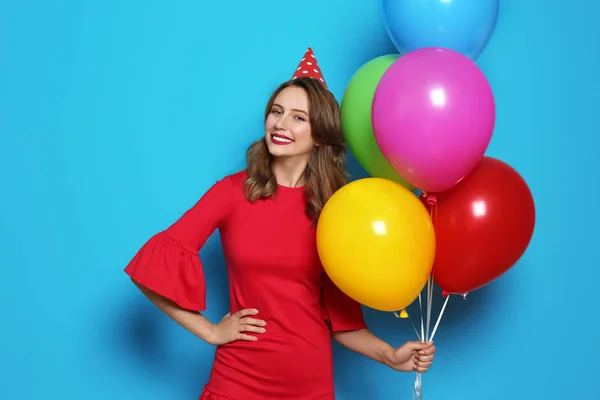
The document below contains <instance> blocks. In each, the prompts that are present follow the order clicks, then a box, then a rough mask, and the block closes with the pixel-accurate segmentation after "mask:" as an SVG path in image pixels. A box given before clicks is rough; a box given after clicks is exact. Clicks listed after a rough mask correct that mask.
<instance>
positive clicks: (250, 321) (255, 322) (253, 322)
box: [240, 318, 267, 326]
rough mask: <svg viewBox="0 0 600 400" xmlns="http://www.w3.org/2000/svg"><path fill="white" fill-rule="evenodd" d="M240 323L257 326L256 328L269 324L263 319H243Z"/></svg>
mask: <svg viewBox="0 0 600 400" xmlns="http://www.w3.org/2000/svg"><path fill="white" fill-rule="evenodd" d="M240 323H241V324H243V325H256V326H265V325H266V324H267V323H266V322H265V321H263V320H262V319H255V318H242V319H241V320H240Z"/></svg>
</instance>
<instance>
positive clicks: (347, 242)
mask: <svg viewBox="0 0 600 400" xmlns="http://www.w3.org/2000/svg"><path fill="white" fill-rule="evenodd" d="M317 248H318V251H319V257H320V259H321V262H322V264H323V267H324V268H325V271H326V272H327V274H328V275H329V277H330V278H331V280H332V281H333V283H335V284H336V286H338V287H339V288H340V290H342V291H343V292H344V293H346V294H347V295H348V296H350V297H352V298H353V299H354V300H356V301H358V302H360V303H361V304H364V305H366V306H368V307H371V308H374V309H377V310H381V311H397V310H402V309H404V308H406V307H408V306H409V305H410V304H411V303H412V302H413V301H414V300H415V299H416V298H417V297H418V295H419V293H420V292H421V291H422V289H423V287H424V286H425V283H427V279H428V278H429V276H430V274H431V270H432V268H433V262H434V258H435V232H434V228H433V224H432V221H431V218H430V216H429V213H428V212H427V209H426V208H425V206H424V205H423V204H422V203H421V201H420V200H419V199H418V198H417V196H415V195H414V194H413V193H412V192H411V191H410V190H408V189H407V188H405V187H404V186H402V185H400V184H398V183H395V182H393V181H391V180H387V179H383V178H365V179H359V180H356V181H354V182H351V183H348V184H347V185H345V186H343V187H342V188H341V189H339V190H338V191H337V192H336V193H334V195H333V196H331V198H330V199H329V201H328V202H327V203H326V204H325V207H324V208H323V211H322V212H321V216H320V218H319V222H318V224H317Z"/></svg>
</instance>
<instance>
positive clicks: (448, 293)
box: [442, 290, 450, 297]
mask: <svg viewBox="0 0 600 400" xmlns="http://www.w3.org/2000/svg"><path fill="white" fill-rule="evenodd" d="M442 296H444V297H448V296H450V292H446V291H445V290H442Z"/></svg>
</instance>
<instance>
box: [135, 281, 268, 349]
mask: <svg viewBox="0 0 600 400" xmlns="http://www.w3.org/2000/svg"><path fill="white" fill-rule="evenodd" d="M132 281H133V283H134V284H135V285H136V286H137V287H138V288H139V289H140V291H141V292H142V293H143V294H144V295H145V296H146V297H147V298H148V299H149V300H150V301H151V302H152V303H153V304H154V305H156V307H158V308H159V309H160V310H161V311H162V312H164V313H165V314H166V315H167V316H168V317H169V318H171V319H172V320H173V321H175V322H177V323H178V324H179V325H181V326H182V327H184V328H185V329H187V330H188V331H189V332H191V333H192V334H194V335H196V336H197V337H199V338H200V339H202V340H204V341H205V342H206V343H208V344H212V345H220V344H225V343H229V342H233V341H235V340H250V341H254V340H256V336H254V335H249V334H248V333H250V332H255V333H263V332H265V328H264V326H265V325H266V323H265V322H264V321H262V320H260V319H254V318H252V317H251V316H252V315H256V314H258V310H254V309H243V310H240V311H238V312H237V313H235V314H233V315H229V314H227V315H226V316H225V317H224V318H223V319H222V320H221V321H220V322H219V323H218V324H213V323H212V322H210V321H209V320H208V319H206V317H205V316H204V315H202V314H200V313H199V312H197V311H190V310H186V309H184V308H181V307H180V306H178V305H177V304H176V303H175V302H173V301H172V300H169V299H168V298H166V297H163V296H161V295H160V294H158V293H156V292H153V291H152V290H150V289H148V288H146V287H145V286H143V285H140V284H139V283H137V282H136V281H134V280H133V279H132Z"/></svg>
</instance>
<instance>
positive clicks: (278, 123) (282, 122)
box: [275, 114, 286, 130]
mask: <svg viewBox="0 0 600 400" xmlns="http://www.w3.org/2000/svg"><path fill="white" fill-rule="evenodd" d="M285 127H286V123H285V115H284V114H281V115H280V116H279V118H277V121H275V129H281V130H285Z"/></svg>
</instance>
